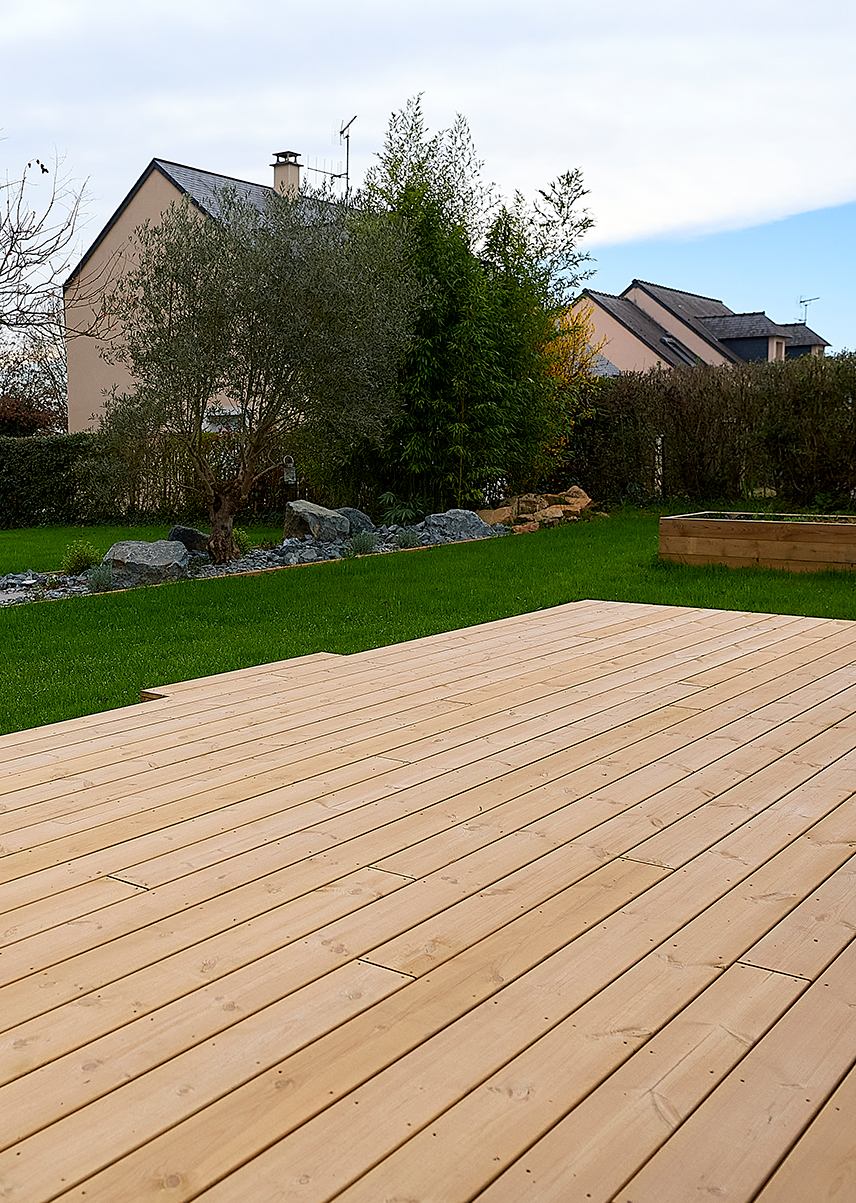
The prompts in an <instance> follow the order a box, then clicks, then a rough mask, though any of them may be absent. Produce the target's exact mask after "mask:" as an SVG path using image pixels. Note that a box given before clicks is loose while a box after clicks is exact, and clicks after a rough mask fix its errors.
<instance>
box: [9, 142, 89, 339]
mask: <svg viewBox="0 0 856 1203" xmlns="http://www.w3.org/2000/svg"><path fill="white" fill-rule="evenodd" d="M60 166H61V164H60V163H59V161H55V162H54V164H53V166H52V167H48V166H46V165H45V164H44V163H43V162H42V161H41V160H40V159H33V160H32V161H31V162H29V163H28V164H27V166H26V168H25V170H24V171H23V172H22V174H21V176H20V177H19V178H18V179H10V178H9V176H8V175H7V176H6V179H5V182H4V183H0V329H6V330H10V331H19V330H33V329H40V328H41V329H44V328H47V327H50V326H53V325H55V323H56V320H57V318H56V315H57V309H58V306H59V302H60V293H61V282H62V279H63V277H64V276H65V275H66V274H67V273H68V271H69V267H70V264H71V259H72V252H73V247H74V240H75V234H76V231H77V226H78V223H79V220H80V216H81V208H82V204H83V201H84V196H85V189H84V187H80V188H79V189H75V188H74V187H73V186H72V184H71V181H70V179H69V177H67V176H62V175H60ZM45 175H47V176H50V177H51V180H50V192H49V194H48V196H47V198H46V199H45V198H42V200H41V203H36V202H35V199H34V194H35V192H36V189H37V187H38V183H39V182H40V180H41V177H42V176H45ZM33 176H35V177H36V179H35V180H34V179H33V178H32V177H33Z"/></svg>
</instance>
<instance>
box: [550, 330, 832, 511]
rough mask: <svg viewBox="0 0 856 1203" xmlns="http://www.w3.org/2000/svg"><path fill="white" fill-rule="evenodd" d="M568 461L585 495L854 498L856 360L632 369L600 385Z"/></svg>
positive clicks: (826, 503) (815, 501) (570, 475)
mask: <svg viewBox="0 0 856 1203" xmlns="http://www.w3.org/2000/svg"><path fill="white" fill-rule="evenodd" d="M594 410H595V412H594V416H593V417H592V418H591V419H589V420H586V421H583V422H581V423H580V424H579V425H578V426H577V428H576V430H575V432H574V440H573V443H572V446H571V448H570V454H569V456H568V459H567V461H566V465H565V476H566V479H569V480H570V479H574V480H577V481H578V482H579V483H580V484H581V485H582V486H583V488H584V489H585V490H586V492H588V493H590V494H591V495H592V496H593V497H594V496H597V497H601V498H611V499H619V498H622V499H625V500H637V499H638V500H644V499H645V498H650V497H651V496H653V495H655V494H658V493H662V495H663V496H666V497H685V498H687V499H688V500H690V501H693V500H708V499H710V498H712V497H721V498H735V499H736V498H738V497H740V496H751V495H752V494H753V493H757V492H761V491H766V490H775V493H776V495H777V497H778V498H779V499H780V500H781V501H782V502H784V503H786V504H789V505H795V506H800V507H802V506H818V507H820V508H822V509H830V508H836V509H845V508H851V507H852V506H853V504H854V501H856V354H854V353H852V352H846V351H845V352H842V353H841V354H840V355H830V356H825V357H818V358H815V357H813V356H804V357H803V358H800V359H791V360H785V361H784V362H778V363H750V364H737V365H733V366H722V367H710V366H707V365H704V364H699V365H697V366H696V367H686V368H673V369H672V370H671V371H668V370H663V369H659V370H653V371H650V372H645V373H641V372H636V373H633V372H630V373H627V374H626V375H622V376H617V377H614V378H612V379H609V380H605V381H603V382H602V383H601V385H600V388H599V390H598V392H597V395H596V398H595V402H594Z"/></svg>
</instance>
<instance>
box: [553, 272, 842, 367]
mask: <svg viewBox="0 0 856 1203" xmlns="http://www.w3.org/2000/svg"><path fill="white" fill-rule="evenodd" d="M577 306H581V307H586V308H588V310H589V311H590V318H591V322H592V325H593V327H594V335H595V337H594V342H595V344H597V343H600V342H601V340H605V341H603V346H602V347H601V354H600V359H601V360H602V361H603V362H602V363H600V364H599V366H600V368H601V374H602V375H616V374H617V373H618V372H644V371H646V370H647V369H648V368H652V367H658V366H659V367H664V368H670V367H681V366H684V365H687V364H694V363H698V362H699V361H700V362H702V363H709V364H722V363H751V362H753V361H755V360H759V359H764V360H776V359H794V358H796V357H798V356H800V355H822V354H823V351H824V347H828V346H829V343H828V342H826V340H825V339H823V338H821V337H820V335H818V334H815V332H814V331H813V330H810V329H809V328H808V326H806V325H805V324H804V323H803V322H791V323H788V324H787V325H780V324H778V323H776V322H773V321H771V320H770V318H768V317H767V315H766V314H765V313H762V312H759V313H735V312H734V310H733V309H729V308H728V306H727V305H724V304H723V302H722V301H717V300H715V299H714V298H713V297H702V296H697V295H696V294H695V293H692V292H682V291H681V290H680V289H677V288H666V287H664V286H663V285H661V284H650V283H648V281H646V280H634V281H633V283H632V284H630V285H629V287H627V288H625V290H624V292H622V293H621V295H620V296H612V295H611V294H610V293H607V292H596V291H595V290H594V289H591V288H586V289H584V291H583V293H582V295H581V296H580V297H579V298H578V300H577V302H576V305H575V308H576V307H577Z"/></svg>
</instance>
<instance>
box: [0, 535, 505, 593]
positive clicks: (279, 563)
mask: <svg viewBox="0 0 856 1203" xmlns="http://www.w3.org/2000/svg"><path fill="white" fill-rule="evenodd" d="M404 531H412V532H413V534H412V535H404V534H403V532H404ZM505 533H506V529H505V527H494V528H493V529H492V530H491V534H492V535H502V534H505ZM374 534H375V537H376V543H375V546H374V548H373V551H372V553H371V554H374V555H377V554H381V555H383V554H386V553H389V552H393V551H401V550H402V542H401V541H402V539H404V540H415V545H416V546H417V547H429V546H435V545H438V544H441V543H456V542H460V540H459V539H454V538H449V537H444V536H443V535H440V534H437V533H434V532H429V531H426V529H425V523H424V522H420V523H418V524H417V525H416V526H410V527H402V526H379V527H378V528H377V530H376V531H375V532H374ZM349 547H350V539H346V540H343V541H342V542H339V543H321V542H320V541H319V540H318V539H312V538H309V537H306V538H302V539H285V540H284V541H283V542H282V543H280V544H278V545H277V546H276V547H273V548H270V549H269V550H263V549H261V548H254V549H253V550H252V551H250V552H248V553H247V554H246V555H245V556H242V557H241V558H240V559H239V560H231V561H230V562H229V563H228V564H212V563H211V561H210V559H209V558H208V556H207V555H206V554H205V553H204V552H191V553H190V578H191V579H194V578H200V577H216V576H236V575H237V574H239V573H241V572H261V571H265V570H269V569H272V568H292V567H294V566H295V565H297V564H318V563H322V562H324V561H327V560H341V559H344V558H345V556H346V555H347V554H348V552H349ZM89 592H90V590H89V586H88V583H87V577H86V573H82V574H81V575H80V576H65V575H64V574H63V573H55V572H33V571H26V572H9V573H7V574H6V575H5V576H0V609H2V608H4V607H6V606H19V605H23V604H24V603H26V602H35V601H56V600H60V599H62V598H68V597H80V596H82V595H84V594H88V593H89Z"/></svg>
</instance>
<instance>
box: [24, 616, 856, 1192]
mask: <svg viewBox="0 0 856 1203" xmlns="http://www.w3.org/2000/svg"><path fill="white" fill-rule="evenodd" d="M145 696H146V697H148V698H149V699H150V700H147V701H145V702H143V703H142V704H140V705H137V706H133V707H126V708H124V709H122V710H116V711H111V712H108V713H106V714H101V715H93V716H88V717H85V718H82V719H74V720H70V721H69V722H66V723H59V724H56V725H55V726H53V727H45V728H40V729H36V730H34V731H29V732H22V733H21V734H20V735H19V736H17V737H16V736H14V735H11V736H9V735H7V736H3V737H2V738H0V755H2V764H0V802H2V807H3V809H2V810H0V844H2V855H0V920H2V922H0V1114H2V1115H3V1116H4V1121H5V1122H4V1124H3V1125H0V1195H2V1197H3V1198H8V1199H10V1200H14V1201H15V1203H48V1201H49V1200H54V1199H57V1200H58V1199H62V1200H68V1201H70V1200H72V1199H73V1200H76V1201H77V1203H97V1201H99V1200H100V1201H102V1203H122V1201H123V1200H127V1201H128V1203H137V1201H139V1200H145V1199H148V1198H152V1199H153V1200H154V1199H170V1200H181V1201H184V1200H187V1201H189V1200H193V1199H197V1198H198V1199H204V1200H206V1201H209V1203H237V1201H238V1200H241V1203H243V1201H244V1200H246V1199H252V1200H253V1201H254V1203H256V1201H258V1203H267V1200H271V1201H273V1200H286V1199H295V1200H297V1199H300V1200H316V1201H318V1203H321V1201H326V1200H332V1199H334V1198H335V1199H341V1200H343V1201H345V1200H347V1201H348V1203H358V1201H365V1203H375V1201H377V1200H381V1199H387V1198H406V1199H408V1200H413V1201H418V1203H428V1201H429V1200H433V1201H436V1203H467V1201H469V1200H474V1199H476V1198H478V1199H485V1200H488V1201H490V1203H499V1201H500V1200H509V1201H511V1200H515V1201H516V1200H520V1199H525V1198H532V1199H533V1200H538V1203H542V1200H549V1199H555V1200H557V1201H558V1200H562V1201H563V1203H575V1201H576V1200H577V1199H579V1200H589V1199H592V1200H600V1201H601V1203H619V1201H620V1203H631V1201H632V1203H643V1201H644V1200H647V1199H651V1200H656V1201H657V1203H661V1201H662V1203H668V1200H670V1199H674V1200H676V1203H677V1201H683V1200H685V1199H687V1198H690V1197H702V1196H706V1195H708V1194H710V1193H714V1194H717V1196H718V1195H719V1194H724V1195H727V1197H728V1198H730V1199H733V1200H736V1201H738V1203H750V1201H752V1200H755V1199H758V1200H763V1203H803V1201H804V1200H805V1199H806V1198H807V1197H809V1195H807V1194H806V1190H807V1189H808V1188H807V1185H806V1184H808V1183H811V1184H812V1190H814V1184H815V1183H817V1190H816V1193H815V1194H814V1195H812V1197H817V1198H819V1199H821V1198H827V1197H828V1198H830V1199H832V1198H838V1197H841V1198H845V1197H848V1196H847V1195H846V1191H847V1190H848V1189H852V1183H853V1180H854V1170H853V1165H854V1161H856V1139H854V1137H853V1126H852V1122H851V1123H850V1124H849V1125H848V1123H847V1122H846V1121H845V1120H843V1119H842V1109H843V1108H844V1107H848V1108H850V1112H851V1120H852V1098H853V1092H854V1085H853V1082H854V1077H853V1072H851V1071H852V1067H853V1065H854V1062H856V1019H854V1016H856V996H854V995H853V985H852V983H853V982H854V980H856V973H854V965H856V959H855V958H856V943H854V940H853V936H854V931H856V855H854V849H856V805H854V798H856V623H847V622H842V621H838V620H824V619H816V618H801V617H798V616H788V615H781V616H780V615H758V614H742V613H738V612H729V611H714V610H702V609H681V608H678V607H658V606H649V605H644V604H624V603H613V602H578V603H572V604H569V605H567V606H561V607H557V608H555V609H553V610H547V611H541V612H538V613H536V614H531V615H520V616H517V617H515V618H511V619H506V620H503V621H501V622H495V623H486V624H482V625H480V626H478V627H473V628H469V629H467V630H464V631H451V632H447V633H445V634H440V635H435V636H427V637H425V638H422V639H418V640H414V641H413V642H411V643H408V644H399V645H393V646H390V647H386V648H378V649H373V650H370V651H366V652H362V653H356V654H354V655H351V656H340V655H328V654H326V653H319V654H316V655H313V656H306V657H302V658H298V659H296V660H292V661H282V662H278V663H273V664H269V665H261V666H258V667H253V668H247V669H240V670H237V671H235V672H230V673H225V674H221V675H218V676H213V677H208V678H205V679H201V680H198V681H188V682H174V683H172V684H167V685H153V686H151V688H149V689H147V690H146V691H145ZM769 1115H774V1116H775V1124H772V1125H769V1124H765V1123H764V1122H762V1118H763V1117H766V1116H769ZM842 1183H843V1184H844V1186H843V1187H842V1185H841V1184H842ZM842 1189H843V1190H844V1191H845V1193H844V1194H841V1193H840V1191H841V1190H842ZM836 1192H838V1193H836Z"/></svg>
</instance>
